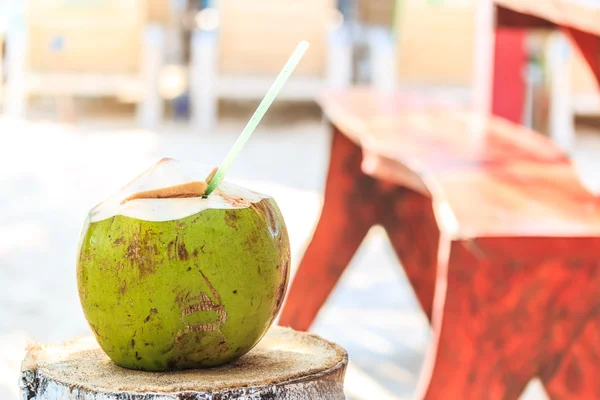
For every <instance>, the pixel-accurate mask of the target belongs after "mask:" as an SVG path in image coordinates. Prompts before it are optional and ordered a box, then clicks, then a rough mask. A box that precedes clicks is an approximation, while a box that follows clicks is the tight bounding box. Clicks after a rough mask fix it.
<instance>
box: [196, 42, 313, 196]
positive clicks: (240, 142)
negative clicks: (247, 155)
mask: <svg viewBox="0 0 600 400" xmlns="http://www.w3.org/2000/svg"><path fill="white" fill-rule="evenodd" d="M306 49H308V42H307V41H305V40H303V41H302V42H300V44H298V46H297V47H296V50H294V52H293V53H292V55H291V57H290V58H289V60H288V61H287V62H286V63H285V66H284V67H283V69H282V70H281V72H280V73H279V75H277V78H275V82H273V84H272V85H271V87H270V88H269V91H268V92H267V94H266V95H265V97H264V98H263V99H262V101H261V102H260V104H259V105H258V108H257V109H256V111H254V114H253V115H252V118H250V120H249V121H248V123H247V124H246V126H245V127H244V130H243V131H242V133H241V134H240V136H239V137H238V138H237V140H236V141H235V143H234V144H233V147H232V148H231V150H229V153H227V156H226V157H225V160H223V163H222V164H221V166H220V167H219V169H218V170H217V172H216V173H215V176H214V177H213V178H212V179H211V181H210V182H209V183H208V187H207V188H206V192H204V196H208V195H210V194H211V193H212V192H213V190H215V189H216V188H217V186H219V184H220V183H221V182H222V181H223V178H224V177H225V173H226V172H227V170H228V169H229V167H230V166H231V163H232V162H233V160H234V159H235V158H236V157H237V156H238V154H239V153H240V151H242V148H243V147H244V145H245V144H246V142H247V141H248V139H249V138H250V135H252V132H254V130H255V129H256V127H257V126H258V124H259V123H260V121H261V120H262V118H263V117H264V115H265V113H266V112H267V110H268V109H269V107H270V106H271V104H273V101H274V100H275V98H276V97H277V95H278V94H279V92H280V91H281V88H282V87H283V85H284V84H285V82H286V81H287V80H288V78H289V77H290V75H291V74H292V71H294V69H295V68H296V65H298V63H299V62H300V60H301V59H302V56H304V53H305V52H306Z"/></svg>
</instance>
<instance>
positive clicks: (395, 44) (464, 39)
mask: <svg viewBox="0 0 600 400" xmlns="http://www.w3.org/2000/svg"><path fill="white" fill-rule="evenodd" d="M475 3H476V2H475V1H466V2H451V1H450V2H435V3H434V2H430V1H427V0H407V1H401V2H399V3H398V6H397V10H396V15H395V16H394V20H395V30H394V31H392V30H388V32H385V31H383V30H380V31H379V32H373V33H371V35H370V37H369V50H370V67H369V70H370V71H371V77H372V79H371V83H372V85H373V86H374V87H376V88H378V89H380V90H394V89H396V88H397V87H398V86H402V87H413V86H415V87H440V86H441V87H445V88H447V87H452V88H453V89H454V90H455V91H456V94H457V96H460V97H461V98H462V99H465V101H466V100H468V98H469V96H470V93H471V87H472V83H473V78H472V73H473V50H474V44H475V40H474V31H475V28H476V24H475V22H476V20H475V10H476V6H475ZM424 49H426V51H424Z"/></svg>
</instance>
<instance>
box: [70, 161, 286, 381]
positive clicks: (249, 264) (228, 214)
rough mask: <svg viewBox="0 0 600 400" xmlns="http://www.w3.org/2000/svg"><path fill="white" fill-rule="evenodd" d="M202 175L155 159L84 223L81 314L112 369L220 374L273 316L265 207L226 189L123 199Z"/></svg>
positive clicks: (273, 258)
mask: <svg viewBox="0 0 600 400" xmlns="http://www.w3.org/2000/svg"><path fill="white" fill-rule="evenodd" d="M211 170H212V168H206V167H203V166H199V165H196V164H193V163H182V162H178V161H175V160H171V159H165V160H161V161H160V162H159V163H157V164H156V165H154V166H152V167H151V168H150V169H148V170H147V171H146V172H145V173H143V174H142V175H140V176H139V177H137V178H136V179H135V180H134V181H132V182H131V183H130V184H129V185H127V186H126V187H124V188H123V189H122V190H121V191H120V192H119V193H117V194H115V195H114V196H112V197H110V198H108V199H107V200H106V201H104V202H102V203H101V204H99V205H98V206H96V207H95V208H94V209H93V210H92V211H91V212H90V213H89V216H88V220H87V221H86V224H85V226H84V229H83V234H82V237H81V240H80V246H79V255H78V263H77V268H78V274H77V276H78V285H79V292H80V295H81V296H80V298H81V303H82V306H83V310H84V314H85V316H86V318H87V320H88V321H89V323H90V325H91V326H93V327H94V329H93V330H94V334H95V336H96V339H97V340H98V343H99V344H100V346H101V347H102V348H103V349H104V351H105V352H106V353H107V354H108V356H109V357H110V358H111V359H112V360H113V361H114V362H116V363H117V364H118V365H120V366H123V367H126V368H133V369H142V370H155V371H159V370H168V369H185V368H202V367H212V366H216V365H220V364H223V363H226V362H228V361H231V360H234V359H236V358H238V357H240V356H241V355H243V354H245V353H246V352H248V351H249V350H250V349H251V348H252V347H253V346H254V345H255V344H256V343H257V342H258V341H259V340H260V338H261V337H262V336H263V335H264V333H265V332H266V330H267V329H268V327H269V326H270V325H271V323H272V322H273V319H274V317H275V315H276V314H277V312H278V311H279V307H280V306H281V302H282V296H283V295H284V294H285V288H286V287H287V280H288V274H289V271H288V268H287V264H288V263H289V257H290V249H289V239H288V236H287V230H286V228H285V224H284V221H283V217H282V216H281V212H280V211H279V208H278V207H277V205H276V203H275V201H274V200H273V199H271V198H269V197H268V196H265V195H261V194H258V193H255V192H252V191H250V190H247V189H244V188H241V187H239V186H236V185H233V184H231V183H228V182H222V183H221V184H220V186H219V187H218V188H217V189H216V190H215V191H214V192H213V193H211V195H210V196H208V197H206V198H202V197H199V196H195V197H181V196H175V197H168V198H165V197H153V198H147V197H144V198H140V197H139V196H138V197H137V198H136V197H135V196H134V195H135V194H138V195H139V194H140V193H147V192H150V193H157V192H158V193H164V192H161V189H163V188H174V187H178V186H179V187H185V184H186V183H190V182H200V181H202V180H203V179H204V177H207V175H209V174H208V172H209V171H211ZM153 191H154V192H153ZM132 196H133V197H132ZM123 199H129V201H125V202H122V200H123ZM228 221H229V222H228ZM229 224H234V225H235V227H236V228H237V229H231V226H229ZM109 236H110V237H111V238H119V239H116V240H113V239H110V240H109V239H108V238H109ZM117 241H118V243H117ZM118 265H120V266H121V268H116V266H118ZM278 266H279V268H278ZM283 266H285V268H284V267H283ZM190 269H191V270H190ZM259 271H260V272H259ZM122 282H127V285H126V291H125V292H124V293H121V290H120V289H122V287H123V286H122ZM96 305H97V306H96ZM148 310H161V311H160V313H158V312H156V313H154V312H152V311H151V312H150V313H149V312H148ZM134 336H135V342H134V345H133V346H132V338H133V337H134Z"/></svg>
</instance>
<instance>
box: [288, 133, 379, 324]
mask: <svg viewBox="0 0 600 400" xmlns="http://www.w3.org/2000/svg"><path fill="white" fill-rule="evenodd" d="M361 160H362V155H361V150H360V148H359V147H357V146H356V145H354V144H353V143H352V142H350V140H348V139H347V138H346V137H345V136H343V135H341V134H339V133H337V134H334V135H333V143H332V146H331V158H330V161H329V172H328V175H327V184H326V189H325V199H324V203H323V209H322V211H321V217H320V219H319V223H318V225H317V228H316V230H315V232H314V235H313V238H312V240H311V242H310V244H309V246H308V248H307V249H306V252H305V253H304V257H303V258H302V261H301V263H300V265H299V267H298V270H297V272H296V275H295V277H294V280H293V281H292V284H291V286H290V289H289V290H288V294H287V297H286V299H287V300H286V301H285V303H284V306H283V310H282V311H281V315H280V317H279V325H281V326H289V327H292V328H294V329H296V330H300V331H305V330H307V329H308V328H309V327H310V325H311V324H312V322H313V320H314V319H315V317H316V315H317V313H318V311H319V309H320V308H321V306H322V305H323V303H325V300H326V299H327V297H328V296H329V294H330V293H331V291H332V290H333V288H334V287H335V284H336V283H337V281H338V279H339V278H340V276H341V275H342V273H343V272H344V270H345V269H346V267H347V266H348V263H349V262H350V260H351V259H352V256H353V255H354V253H355V252H356V250H357V249H358V246H359V245H360V243H361V242H362V240H363V238H364V237H365V235H366V234H367V232H368V231H369V229H370V228H371V226H373V225H374V224H375V223H376V222H377V217H376V210H375V209H374V207H373V202H372V201H370V199H371V197H372V195H373V193H374V192H375V186H376V181H375V180H374V179H372V178H370V177H368V176H366V175H365V174H363V173H362V171H361V170H360V165H361Z"/></svg>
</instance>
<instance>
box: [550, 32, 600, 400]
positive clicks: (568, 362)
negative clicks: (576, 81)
mask: <svg viewBox="0 0 600 400" xmlns="http://www.w3.org/2000/svg"><path fill="white" fill-rule="evenodd" d="M565 31H566V33H567V34H568V35H569V36H570V38H571V40H572V41H573V42H574V44H575V45H576V46H577V47H578V48H579V50H580V51H581V53H582V55H583V56H584V58H585V60H586V61H587V62H588V65H589V66H590V68H591V70H592V72H593V73H594V76H595V77H596V81H597V83H598V84H599V85H600V37H598V36H595V35H594V34H591V33H588V32H584V31H581V30H577V29H574V28H565ZM592 296H593V297H598V294H597V293H594V294H593V295H592ZM599 343H600V309H597V310H596V312H595V314H594V315H592V316H591V317H590V321H589V322H588V323H587V324H586V326H585V329H584V331H583V333H582V334H581V335H580V336H579V337H578V338H577V340H576V341H575V342H574V343H573V345H572V347H571V351H570V352H569V354H568V355H567V357H566V358H565V359H564V361H562V362H561V363H560V364H559V365H557V366H556V368H555V369H551V370H548V371H545V372H544V373H543V374H542V380H543V381H544V383H545V385H546V388H547V391H548V393H549V394H550V396H551V397H552V399H553V400H587V399H591V398H593V399H598V398H600V385H598V384H597V383H595V382H597V379H598V376H600V346H599Z"/></svg>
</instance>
